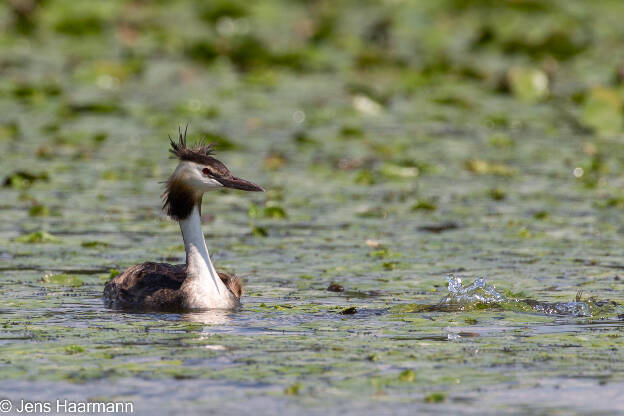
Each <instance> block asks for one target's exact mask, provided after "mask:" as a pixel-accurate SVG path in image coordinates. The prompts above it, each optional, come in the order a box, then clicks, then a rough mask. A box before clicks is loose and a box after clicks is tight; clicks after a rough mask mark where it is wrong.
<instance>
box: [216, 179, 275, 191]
mask: <svg viewBox="0 0 624 416" xmlns="http://www.w3.org/2000/svg"><path fill="white" fill-rule="evenodd" d="M215 179H217V178H215ZM217 180H218V181H219V182H220V183H221V185H223V186H224V187H226V188H232V189H240V190H241V191H251V192H264V188H262V187H261V186H258V185H256V184H255V183H251V182H249V181H246V180H245V179H241V178H237V177H235V176H232V177H231V178H229V179H226V178H218V179H217Z"/></svg>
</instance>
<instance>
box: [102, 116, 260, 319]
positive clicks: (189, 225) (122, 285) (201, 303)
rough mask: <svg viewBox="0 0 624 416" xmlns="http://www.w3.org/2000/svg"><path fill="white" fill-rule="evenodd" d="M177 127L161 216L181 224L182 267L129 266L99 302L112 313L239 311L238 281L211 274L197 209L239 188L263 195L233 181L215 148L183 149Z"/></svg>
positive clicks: (199, 145)
mask: <svg viewBox="0 0 624 416" xmlns="http://www.w3.org/2000/svg"><path fill="white" fill-rule="evenodd" d="M187 128H188V125H187V126H186V128H185V129H184V133H182V131H181V128H180V127H178V135H179V137H178V141H177V142H176V141H174V140H173V139H172V138H171V136H170V137H169V142H170V146H171V147H170V149H169V152H170V153H171V154H172V155H173V157H174V158H175V159H177V160H178V165H177V167H176V169H175V170H174V172H173V173H172V174H171V176H170V177H169V179H168V180H167V181H166V182H165V190H164V192H163V194H162V200H163V211H164V212H165V213H166V214H167V215H168V216H169V217H170V218H172V219H173V220H175V221H177V222H178V223H179V225H180V230H181V232H182V239H183V240H184V250H185V251H186V263H185V264H179V265H172V264H167V263H156V262H146V263H141V264H137V265H134V266H131V267H129V268H128V269H126V270H125V271H124V272H123V273H121V274H120V275H118V276H116V277H114V278H113V279H111V280H109V281H108V282H107V283H106V285H105V287H104V294H103V297H104V300H105V302H106V303H107V304H108V305H109V306H110V307H113V308H122V309H141V310H156V311H158V310H160V311H193V310H206V309H236V308H238V307H240V298H241V295H242V284H241V281H240V279H239V278H238V277H237V276H235V275H233V274H229V273H226V272H222V271H216V269H215V268H214V266H213V264H212V261H211V260H210V255H209V253H208V248H207V247H206V241H205V239H204V234H203V233H202V229H201V222H200V218H201V204H202V197H203V195H204V193H205V192H208V191H211V190H215V189H223V188H230V189H239V190H243V191H252V192H264V189H263V188H262V187H261V186H259V185H256V184H254V183H252V182H250V181H247V180H245V179H241V178H238V177H236V176H233V175H232V173H231V172H230V170H229V169H228V168H227V167H226V166H225V165H224V164H223V163H222V162H221V161H219V160H218V159H216V158H215V157H214V147H215V146H214V144H208V143H206V142H205V141H200V142H198V143H196V144H194V145H192V146H188V145H187V140H186V131H187Z"/></svg>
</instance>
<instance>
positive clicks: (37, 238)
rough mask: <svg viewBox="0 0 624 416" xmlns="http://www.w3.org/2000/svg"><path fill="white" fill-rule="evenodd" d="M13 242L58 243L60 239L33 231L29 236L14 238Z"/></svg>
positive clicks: (42, 232) (43, 232)
mask: <svg viewBox="0 0 624 416" xmlns="http://www.w3.org/2000/svg"><path fill="white" fill-rule="evenodd" d="M13 241H15V242H16V243H27V244H39V243H59V242H61V239H60V238H58V237H56V236H54V235H52V234H50V233H48V232H46V231H35V232H32V233H30V234H24V235H22V236H19V237H16V238H15V239H14V240H13Z"/></svg>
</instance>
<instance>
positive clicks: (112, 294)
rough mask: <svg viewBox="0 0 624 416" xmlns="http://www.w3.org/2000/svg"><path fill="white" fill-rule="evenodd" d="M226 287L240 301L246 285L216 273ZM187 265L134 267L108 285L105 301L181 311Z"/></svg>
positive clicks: (110, 303)
mask: <svg viewBox="0 0 624 416" xmlns="http://www.w3.org/2000/svg"><path fill="white" fill-rule="evenodd" d="M217 273H218V274H219V277H220V278H221V281H223V283H224V284H225V286H226V287H227V288H228V289H229V290H230V292H232V293H233V294H234V296H236V297H237V298H239V299H240V297H241V295H242V294H243V285H242V283H241V281H240V279H239V278H238V277H237V276H236V275H233V274H229V273H225V272H220V271H218V272H217ZM186 278H187V275H186V265H184V264H180V265H172V264H167V263H154V262H147V263H142V264H137V265H135V266H132V267H130V268H128V269H126V271H124V272H123V273H122V274H120V275H119V276H117V277H115V278H113V279H112V280H110V281H108V282H107V283H106V286H105V287H104V298H105V300H106V301H107V302H108V303H109V306H113V307H117V308H126V309H136V308H140V309H148V310H166V311H179V310H182V309H183V300H184V298H183V294H182V292H181V290H180V288H181V286H182V283H184V280H186Z"/></svg>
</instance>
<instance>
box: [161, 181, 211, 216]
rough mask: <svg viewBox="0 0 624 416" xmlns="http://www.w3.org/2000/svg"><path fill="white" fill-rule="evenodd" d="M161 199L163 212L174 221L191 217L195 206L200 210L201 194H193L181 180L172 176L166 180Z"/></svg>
mask: <svg viewBox="0 0 624 416" xmlns="http://www.w3.org/2000/svg"><path fill="white" fill-rule="evenodd" d="M162 198H163V211H165V213H166V214H167V215H169V216H170V217H171V218H172V219H174V220H175V221H180V220H183V219H185V218H187V217H188V216H189V215H191V211H193V207H194V206H195V205H197V207H198V208H200V209H201V199H202V197H201V194H198V193H197V192H194V191H193V189H191V188H190V187H188V186H187V185H186V184H185V183H184V182H183V181H182V180H180V179H178V178H176V177H174V176H172V177H170V178H169V180H167V184H166V185H165V192H163V195H162ZM200 215H201V213H200Z"/></svg>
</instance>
